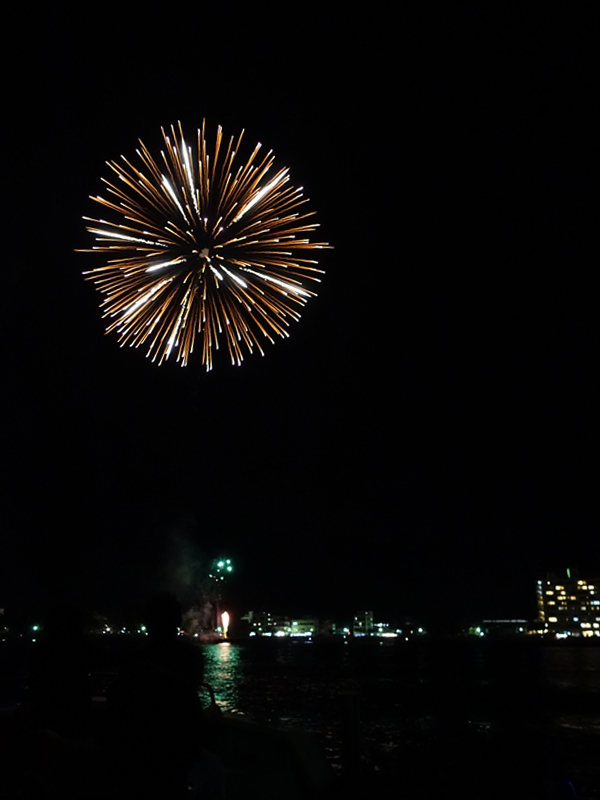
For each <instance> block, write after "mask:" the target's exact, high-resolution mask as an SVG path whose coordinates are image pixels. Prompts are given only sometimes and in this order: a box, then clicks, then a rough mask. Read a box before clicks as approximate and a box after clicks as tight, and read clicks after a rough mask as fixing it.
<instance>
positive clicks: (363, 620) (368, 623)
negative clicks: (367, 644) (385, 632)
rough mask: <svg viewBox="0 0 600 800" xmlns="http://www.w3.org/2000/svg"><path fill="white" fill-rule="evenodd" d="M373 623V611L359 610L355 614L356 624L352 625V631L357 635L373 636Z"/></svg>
mask: <svg viewBox="0 0 600 800" xmlns="http://www.w3.org/2000/svg"><path fill="white" fill-rule="evenodd" d="M374 627H375V626H374V625H373V612H372V611H359V612H358V613H357V614H356V615H355V616H354V625H353V626H352V633H353V634H354V635H355V636H371V635H372V633H373V629H374Z"/></svg>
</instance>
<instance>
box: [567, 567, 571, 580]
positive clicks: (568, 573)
mask: <svg viewBox="0 0 600 800" xmlns="http://www.w3.org/2000/svg"><path fill="white" fill-rule="evenodd" d="M567 578H569V580H571V570H570V569H569V568H568V567H567Z"/></svg>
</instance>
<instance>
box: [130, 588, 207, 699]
mask: <svg viewBox="0 0 600 800" xmlns="http://www.w3.org/2000/svg"><path fill="white" fill-rule="evenodd" d="M144 623H145V625H146V629H147V633H148V636H147V639H146V642H145V643H144V644H143V646H142V647H141V648H140V650H139V651H138V652H137V653H136V654H135V656H134V657H133V659H132V661H131V663H130V666H138V667H139V666H140V665H142V664H144V665H146V666H150V665H151V666H153V667H159V668H161V669H166V670H168V671H170V672H174V673H175V674H177V675H179V676H180V678H181V680H182V681H185V682H186V683H188V684H190V685H191V686H193V688H194V689H195V690H196V691H198V689H199V687H200V684H201V683H202V678H203V674H204V663H203V659H202V653H201V651H200V649H199V648H198V647H197V646H196V645H194V644H192V642H190V641H189V639H188V638H187V637H181V636H179V635H178V634H179V631H180V628H181V623H182V612H181V605H180V604H179V601H178V600H177V598H176V597H175V596H174V595H172V594H169V593H167V592H162V593H160V594H156V595H154V596H153V597H151V598H150V600H149V601H148V603H147V605H146V608H145V612H144Z"/></svg>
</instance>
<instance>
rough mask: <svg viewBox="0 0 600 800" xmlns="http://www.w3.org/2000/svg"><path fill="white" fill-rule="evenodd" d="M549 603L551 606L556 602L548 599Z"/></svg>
mask: <svg viewBox="0 0 600 800" xmlns="http://www.w3.org/2000/svg"><path fill="white" fill-rule="evenodd" d="M548 605H549V606H555V605H556V603H555V602H554V600H548Z"/></svg>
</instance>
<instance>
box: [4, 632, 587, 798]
mask: <svg viewBox="0 0 600 800" xmlns="http://www.w3.org/2000/svg"><path fill="white" fill-rule="evenodd" d="M138 646H139V642H137V641H136V640H133V641H132V640H128V639H127V638H126V637H106V639H104V640H103V641H102V642H101V643H96V645H95V649H94V648H92V650H93V653H94V655H93V662H94V663H93V665H92V669H93V670H94V671H95V672H96V673H97V688H96V693H101V692H102V691H103V690H104V688H105V687H106V686H107V684H108V683H109V682H110V680H111V675H112V674H114V672H115V670H116V668H117V666H118V663H119V661H120V659H122V658H123V656H124V654H125V652H126V651H127V649H131V648H133V647H138ZM26 655H27V653H26V648H25V647H20V648H18V649H15V648H13V647H10V648H9V647H7V644H4V645H2V644H0V667H1V668H2V669H3V670H4V673H3V675H1V677H0V705H3V704H7V703H8V702H11V701H14V700H15V699H18V690H19V682H20V680H21V679H22V675H23V674H24V671H25V670H26V660H27V659H26ZM204 655H205V663H206V670H205V676H206V680H207V682H208V683H210V684H211V685H212V686H213V688H214V690H215V694H216V699H217V702H218V704H219V705H220V706H221V708H222V709H223V710H225V711H229V712H234V713H238V714H244V715H247V716H248V717H250V718H251V719H254V720H257V721H262V722H269V723H276V724H282V725H290V726H299V727H301V728H303V729H305V730H308V731H310V732H311V733H312V734H313V735H314V736H315V737H316V738H317V739H318V740H319V742H320V743H321V744H322V746H323V748H324V750H325V752H326V755H327V757H328V759H329V761H330V763H331V764H332V766H333V768H334V769H335V770H336V771H338V772H340V773H342V772H344V771H346V774H348V771H350V772H351V773H354V774H355V775H356V779H357V780H359V778H360V776H361V775H362V776H363V777H364V776H365V775H366V776H368V780H369V784H368V785H369V786H371V787H372V790H373V792H374V793H375V794H377V792H379V793H378V796H380V797H383V796H386V797H387V796H388V794H386V793H385V791H384V787H387V788H389V787H390V786H392V787H393V789H394V791H393V792H391V793H390V795H389V796H400V797H402V796H405V797H411V798H412V797H445V796H455V795H456V796H458V797H482V798H484V797H485V798H488V797H503V798H505V797H506V798H508V797H510V798H519V797H534V798H538V797H539V798H545V797H548V798H553V797H556V798H562V797H569V796H570V797H573V795H572V794H569V792H570V789H569V786H570V785H572V786H573V787H574V788H575V790H576V792H577V794H576V795H575V796H576V797H578V798H581V799H582V800H592V798H600V648H598V647H593V646H581V647H576V646H572V645H568V646H567V645H562V643H561V644H560V645H558V646H555V647H552V646H547V645H543V646H542V645H541V644H540V643H538V642H531V640H527V641H522V642H510V641H505V642H490V641H488V642H485V641H476V640H475V641H452V642H439V643H435V642H426V641H421V642H414V643H412V642H409V643H404V642H395V641H386V642H377V641H354V642H351V643H344V642H343V641H339V640H334V641H324V642H318V641H317V642H306V641H292V640H283V641H281V640H272V639H271V640H267V639H262V640H258V641H256V640H252V641H249V642H246V643H243V644H241V643H240V644H221V645H219V644H214V645H205V646H204ZM379 786H381V787H382V788H381V791H379V790H378V787H379Z"/></svg>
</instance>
